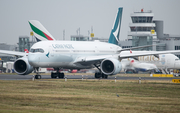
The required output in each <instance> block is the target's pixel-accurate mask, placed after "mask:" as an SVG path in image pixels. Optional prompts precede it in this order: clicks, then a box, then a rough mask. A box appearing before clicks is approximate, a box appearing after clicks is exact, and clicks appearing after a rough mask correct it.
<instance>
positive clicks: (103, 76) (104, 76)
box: [94, 64, 108, 79]
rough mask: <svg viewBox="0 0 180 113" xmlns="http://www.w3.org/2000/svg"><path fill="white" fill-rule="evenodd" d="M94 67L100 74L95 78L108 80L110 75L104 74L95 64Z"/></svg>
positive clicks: (96, 74)
mask: <svg viewBox="0 0 180 113" xmlns="http://www.w3.org/2000/svg"><path fill="white" fill-rule="evenodd" d="M94 66H95V67H96V68H97V69H98V70H99V72H98V73H95V78H101V77H102V78H105V79H107V78H108V75H106V74H104V73H102V71H101V69H100V68H99V66H97V65H95V64H94Z"/></svg>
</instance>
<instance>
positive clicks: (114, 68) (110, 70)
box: [101, 58, 122, 75]
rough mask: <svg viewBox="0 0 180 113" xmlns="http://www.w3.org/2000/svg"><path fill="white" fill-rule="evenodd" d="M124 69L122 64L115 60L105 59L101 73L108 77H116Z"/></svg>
mask: <svg viewBox="0 0 180 113" xmlns="http://www.w3.org/2000/svg"><path fill="white" fill-rule="evenodd" d="M121 69H122V65H121V62H120V61H118V60H117V59H115V58H109V59H104V60H103V61H102V62H101V71H102V72H103V73H104V74H106V75H115V74H117V73H119V72H120V71H121Z"/></svg>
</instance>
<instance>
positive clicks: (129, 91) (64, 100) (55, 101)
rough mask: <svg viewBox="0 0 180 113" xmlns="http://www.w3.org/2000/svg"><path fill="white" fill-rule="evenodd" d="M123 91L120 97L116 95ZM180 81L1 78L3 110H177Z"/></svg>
mask: <svg viewBox="0 0 180 113" xmlns="http://www.w3.org/2000/svg"><path fill="white" fill-rule="evenodd" d="M116 94H118V95H119V97H117V96H116ZM179 111H180V84H175V83H172V82H171V81H147V80H146V81H142V83H141V84H138V81H133V80H131V81H129V80H128V81H126V80H117V82H116V83H115V82H114V81H113V80H83V81H82V80H68V81H67V82H65V81H64V80H62V79H61V80H60V79H53V80H35V81H30V80H21V81H2V80H1V81H0V112H5V113H6V112H7V113H19V112H20V113H21V112H43V113H46V112H47V113H49V112H57V113H59V112H62V113H69V112H72V113H79V112H80V113H81V112H82V113H115V112H117V113H119V112H129V113H146V112H147V113H149V112H151V113H152V112H153V113H177V112H179Z"/></svg>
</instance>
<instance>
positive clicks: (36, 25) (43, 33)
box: [29, 20, 55, 40]
mask: <svg viewBox="0 0 180 113" xmlns="http://www.w3.org/2000/svg"><path fill="white" fill-rule="evenodd" d="M29 25H30V27H31V29H32V30H33V32H34V36H35V37H36V38H37V39H38V40H55V38H54V37H53V36H52V35H51V34H50V33H49V32H48V31H47V30H46V28H45V27H44V26H43V25H42V24H41V23H40V22H39V21H37V20H29Z"/></svg>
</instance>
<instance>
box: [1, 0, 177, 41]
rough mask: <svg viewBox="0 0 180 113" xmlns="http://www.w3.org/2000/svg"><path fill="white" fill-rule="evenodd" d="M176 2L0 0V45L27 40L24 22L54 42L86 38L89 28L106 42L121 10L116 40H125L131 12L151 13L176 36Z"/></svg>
mask: <svg viewBox="0 0 180 113" xmlns="http://www.w3.org/2000/svg"><path fill="white" fill-rule="evenodd" d="M179 5H180V0H0V43H8V44H16V43H17V42H18V38H19V36H29V37H30V32H31V28H30V26H29V24H28V20H39V21H40V22H41V23H42V24H43V25H44V26H45V28H46V29H47V30H48V31H49V32H50V33H51V34H52V35H53V36H54V38H56V39H58V40H62V39H63V30H65V38H66V40H70V36H71V35H76V34H77V33H76V30H77V29H78V28H80V33H81V35H84V36H87V35H88V30H89V31H90V30H91V26H93V32H94V35H95V37H98V38H109V35H110V32H111V29H112V26H113V23H114V19H115V16H116V13H117V10H118V8H119V7H123V16H122V24H121V34H120V39H121V40H124V39H126V38H127V34H128V31H130V28H129V23H131V18H130V14H131V13H133V12H134V11H141V9H142V8H144V11H146V10H152V11H153V13H154V15H155V16H154V20H163V21H164V33H169V34H175V35H180V13H179V11H180V6H179Z"/></svg>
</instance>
